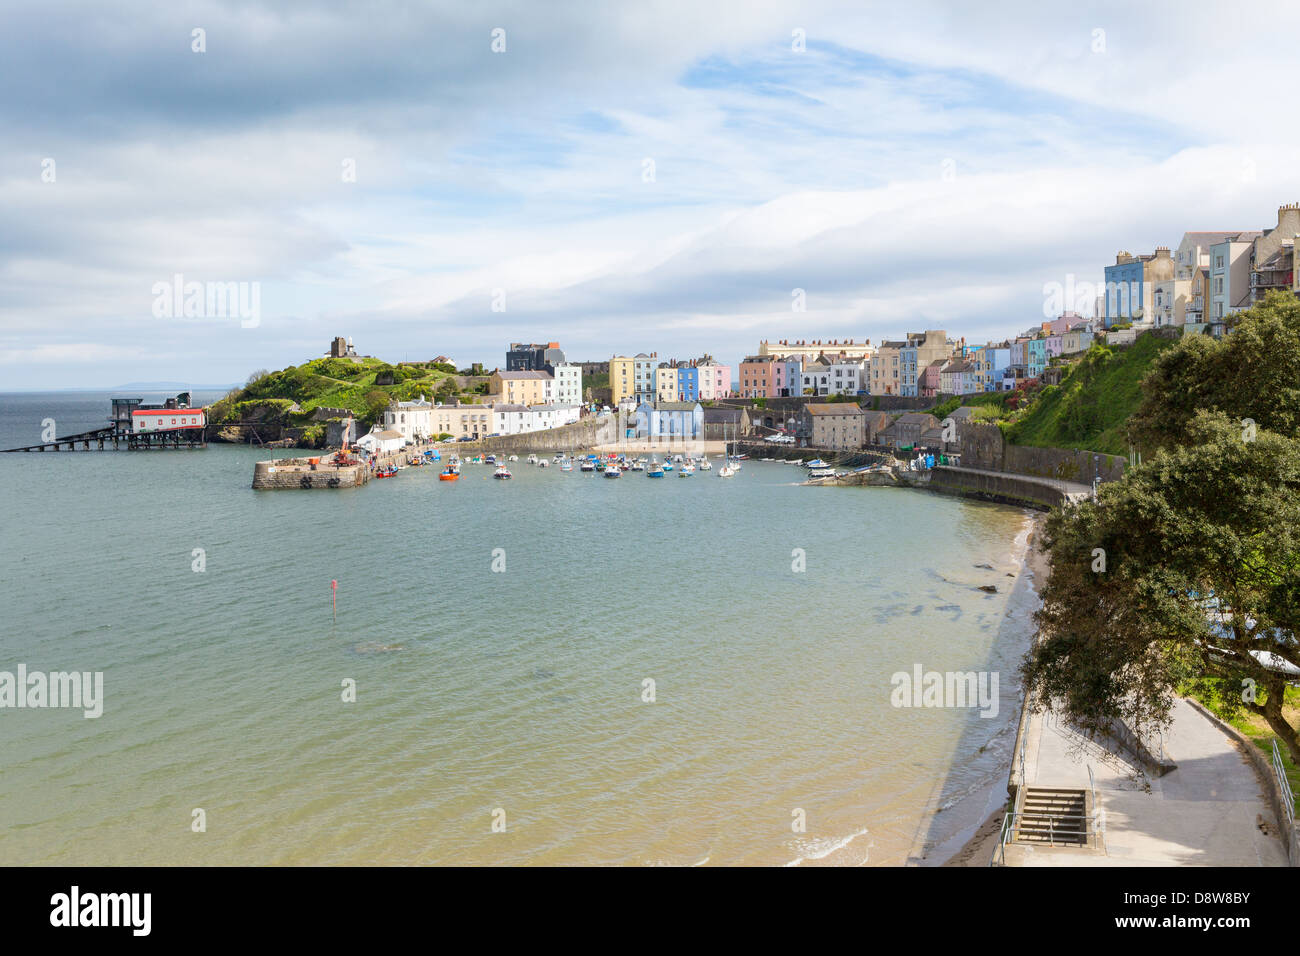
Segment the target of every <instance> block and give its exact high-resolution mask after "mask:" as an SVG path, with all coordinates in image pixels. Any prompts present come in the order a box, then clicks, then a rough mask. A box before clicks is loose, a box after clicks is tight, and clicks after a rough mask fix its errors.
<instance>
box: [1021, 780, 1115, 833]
mask: <svg viewBox="0 0 1300 956" xmlns="http://www.w3.org/2000/svg"><path fill="white" fill-rule="evenodd" d="M1091 802H1092V801H1091V799H1090V794H1089V793H1088V791H1087V790H1058V789H1055V788H1048V787H1029V788H1027V789H1026V790H1025V794H1024V803H1023V804H1022V806H1021V811H1020V816H1019V818H1018V820H1017V824H1016V831H1015V835H1014V838H1013V839H1014V841H1015V842H1016V843H1033V844H1041V845H1044V846H1084V847H1086V846H1093V845H1095V834H1094V833H1093V827H1092V807H1091V806H1090V804H1091Z"/></svg>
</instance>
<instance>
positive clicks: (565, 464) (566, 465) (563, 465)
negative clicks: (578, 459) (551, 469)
mask: <svg viewBox="0 0 1300 956" xmlns="http://www.w3.org/2000/svg"><path fill="white" fill-rule="evenodd" d="M560 471H573V462H571V461H570V460H569V459H567V458H565V459H563V460H561V462H560Z"/></svg>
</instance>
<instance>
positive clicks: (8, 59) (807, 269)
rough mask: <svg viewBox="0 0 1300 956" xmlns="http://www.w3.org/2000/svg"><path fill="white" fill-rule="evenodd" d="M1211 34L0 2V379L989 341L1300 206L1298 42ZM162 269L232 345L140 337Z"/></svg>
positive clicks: (875, 13) (560, 13) (1219, 31)
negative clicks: (47, 174) (543, 353)
mask: <svg viewBox="0 0 1300 956" xmlns="http://www.w3.org/2000/svg"><path fill="white" fill-rule="evenodd" d="M967 7H972V9H969V10H968V9H966V8H967ZM1216 9H1217V8H1215V7H1211V6H1209V5H1208V4H1206V5H1204V7H1203V9H1202V10H1201V11H1200V12H1199V13H1198V5H1197V4H1195V3H1192V4H1186V3H1184V4H1178V5H1174V6H1168V7H1165V6H1162V5H1159V4H1155V5H1148V6H1146V7H1143V8H1134V7H1132V6H1131V5H1127V4H1095V5H1084V6H1078V5H1075V6H1071V7H1069V8H1064V7H1062V8H1061V9H1058V10H1053V9H1049V8H1048V7H1047V5H1044V4H1041V3H1016V2H1012V3H1006V4H1000V5H999V15H998V16H997V17H990V16H988V15H986V14H985V13H983V12H981V11H980V10H978V9H975V8H974V7H973V5H966V4H956V3H946V4H945V3H934V2H925V0H918V2H913V3H909V4H906V5H903V6H901V7H900V5H898V4H844V3H798V4H795V3H777V2H761V0H760V2H748V3H740V2H719V3H713V4H699V3H686V2H658V3H655V2H651V3H642V4H636V5H624V4H607V3H595V2H591V3H586V2H578V3H569V4H563V5H541V4H535V3H526V2H516V3H485V4H475V5H463V4H440V3H433V4H425V5H420V6H411V5H407V4H400V3H396V2H392V3H387V2H380V3H375V4H373V5H370V6H369V7H367V8H366V12H365V13H364V15H359V14H358V13H357V12H356V11H355V10H351V9H349V8H348V6H347V5H313V4H308V3H299V2H281V3H274V4H272V3H262V2H257V0H249V2H241V3H218V2H197V3H196V2H189V0H185V2H179V3H175V4H169V5H166V6H159V5H150V4H143V3H141V4H138V5H133V4H127V5H126V6H123V7H114V8H113V9H112V10H109V9H108V8H101V7H98V6H95V5H90V4H84V5H82V4H77V3H70V4H65V5H61V6H60V7H58V8H57V9H56V10H45V9H41V10H37V9H36V8H32V7H25V8H24V7H10V8H6V9H5V10H4V11H0V209H3V210H4V215H3V216H0V390H4V389H5V388H34V387H63V386H78V385H82V386H111V385H113V384H116V383H119V382H125V381H143V380H180V381H186V380H188V381H192V382H203V383H210V382H224V381H230V382H233V381H242V380H243V379H244V378H245V377H246V376H247V374H248V373H249V372H250V371H252V370H253V369H255V368H263V367H267V368H278V367H282V366H285V365H289V364H297V363H299V362H302V361H304V360H306V359H308V358H310V357H313V356H315V355H319V354H321V353H322V352H323V351H324V349H325V347H326V344H327V342H328V340H329V339H330V338H331V337H332V336H333V335H336V334H341V335H349V336H351V337H352V338H353V339H354V341H355V342H356V344H357V346H358V348H359V349H360V350H361V351H363V352H365V353H370V354H375V355H380V356H383V357H386V358H390V359H403V358H410V359H415V358H429V357H432V356H434V355H437V354H446V355H449V356H451V357H453V358H454V359H456V360H457V361H458V362H461V363H468V362H471V361H483V362H485V363H487V364H489V365H492V364H494V363H499V362H500V361H501V358H502V353H503V352H504V349H505V345H506V343H507V342H508V341H510V340H515V339H526V340H555V339H558V340H560V341H561V342H562V343H563V344H564V346H565V347H566V350H567V351H568V353H569V354H570V356H571V357H573V358H575V359H602V358H608V356H609V355H611V354H614V353H625V352H626V353H634V352H638V351H658V352H659V354H660V355H662V356H666V357H668V356H676V357H680V358H687V357H692V356H695V355H699V354H701V353H702V352H705V351H708V352H710V353H712V354H714V355H717V356H719V357H720V358H722V359H723V360H725V361H731V362H735V361H737V360H738V359H739V358H740V357H742V356H743V355H745V354H747V353H749V352H752V351H753V350H754V349H755V348H756V346H757V343H758V341H759V340H760V339H764V338H769V339H777V338H791V337H793V338H798V337H803V338H833V337H854V338H859V339H861V338H871V339H872V340H878V339H881V338H885V337H890V338H896V337H898V336H900V335H901V334H902V333H904V332H905V331H908V330H911V329H921V328H935V327H942V328H946V329H948V330H949V331H950V333H951V334H953V335H960V336H965V337H966V338H967V339H968V340H983V339H985V338H988V337H999V338H1000V337H1003V336H1006V335H1008V334H1011V333H1014V332H1017V331H1019V330H1022V329H1024V328H1026V327H1028V326H1030V325H1032V324H1034V323H1036V322H1037V321H1039V319H1040V318H1041V316H1042V309H1043V301H1044V295H1043V286H1044V285H1045V284H1046V283H1050V282H1062V283H1063V282H1065V281H1066V278H1067V276H1069V275H1073V276H1074V277H1075V279H1076V281H1084V280H1090V281H1095V280H1099V279H1100V277H1101V269H1102V267H1103V265H1104V264H1105V263H1106V262H1107V261H1113V256H1114V254H1115V252H1116V251H1117V250H1119V249H1127V250H1130V251H1134V252H1140V251H1150V249H1151V248H1152V247H1153V246H1155V245H1156V244H1161V243H1163V244H1168V245H1171V246H1172V245H1176V244H1177V243H1178V241H1179V239H1180V238H1181V236H1182V233H1183V231H1185V230H1189V229H1196V230H1209V229H1232V228H1240V229H1249V228H1267V227H1269V226H1271V225H1273V224H1274V222H1275V213H1276V207H1277V206H1278V205H1279V204H1281V203H1283V202H1288V201H1295V200H1296V199H1300V196H1297V195H1292V194H1289V193H1287V192H1286V190H1287V189H1293V185H1294V183H1295V176H1294V171H1295V157H1296V155H1297V147H1298V146H1300V143H1298V142H1297V139H1298V138H1300V137H1298V136H1297V134H1296V133H1295V132H1294V126H1295V124H1289V123H1284V122H1282V123H1279V122H1277V121H1276V117H1278V116H1286V115H1290V113H1291V112H1293V111H1294V110H1293V107H1294V96H1293V95H1292V96H1291V102H1288V101H1287V90H1288V89H1294V59H1293V56H1292V49H1291V46H1292V40H1291V38H1293V37H1294V36H1295V35H1296V27H1297V26H1300V23H1297V22H1292V21H1295V20H1297V19H1300V15H1297V14H1296V13H1295V12H1293V11H1290V10H1287V9H1277V10H1274V11H1272V12H1271V13H1270V24H1269V28H1268V30H1267V31H1262V30H1260V29H1259V28H1258V26H1256V25H1252V24H1251V23H1249V22H1244V21H1247V20H1248V19H1249V18H1237V19H1238V20H1241V21H1243V22H1240V23H1239V22H1222V19H1221V18H1217V19H1216V18H1214V17H1213V16H1212V14H1213V12H1214V11H1215V10H1216ZM1211 24H1213V28H1211V26H1210V25H1211ZM196 27H198V28H202V29H203V30H205V31H206V34H205V39H206V50H205V51H204V52H202V53H196V52H194V51H193V50H192V49H191V44H192V31H193V30H194V29H195V28H196ZM496 28H501V29H504V30H505V38H506V49H505V51H504V52H500V53H496V52H493V51H492V49H491V42H492V36H491V35H492V31H493V30H494V29H496ZM795 31H802V33H803V36H804V37H805V38H806V43H805V48H804V49H803V50H802V51H800V50H796V49H794V47H795V45H796V44H795V43H794V42H793V37H794V36H795ZM1191 50H1194V51H1196V54H1195V55H1194V56H1190V55H1189V51H1191ZM1232 77H1236V78H1238V79H1239V82H1227V81H1225V78H1232ZM1270 77H1272V78H1273V80H1272V81H1270V80H1269V78H1270ZM46 160H53V161H54V170H55V173H56V175H55V176H54V178H53V181H47V180H43V179H42V172H43V169H44V168H45V167H44V166H43V162H44V161H46ZM349 161H350V162H351V163H352V164H353V166H354V168H355V171H356V176H355V182H345V181H344V178H343V176H342V173H341V170H342V169H343V166H344V164H345V163H347V162H349ZM651 162H652V163H653V171H654V175H653V177H649V176H647V169H648V168H649V164H650V163H651ZM178 273H179V274H182V275H183V276H184V277H185V280H186V281H194V282H199V283H216V282H242V283H258V285H259V289H260V296H261V299H260V302H261V308H260V315H259V321H258V322H257V323H256V324H255V325H252V326H251V327H246V324H245V323H241V322H240V321H238V320H234V319H230V318H226V317H221V316H207V317H195V318H188V319H186V318H183V317H182V318H175V317H159V316H157V315H155V314H154V311H153V308H152V306H153V299H154V296H153V292H152V290H153V288H154V286H155V284H156V283H159V282H170V281H171V279H172V276H174V275H175V274H178ZM795 288H801V289H804V290H805V291H806V296H807V310H806V311H803V312H793V311H792V309H791V301H792V297H791V291H792V289H795ZM494 295H495V296H496V297H497V301H498V302H499V301H500V300H501V298H502V296H504V302H505V311H493V309H492V303H493V298H494Z"/></svg>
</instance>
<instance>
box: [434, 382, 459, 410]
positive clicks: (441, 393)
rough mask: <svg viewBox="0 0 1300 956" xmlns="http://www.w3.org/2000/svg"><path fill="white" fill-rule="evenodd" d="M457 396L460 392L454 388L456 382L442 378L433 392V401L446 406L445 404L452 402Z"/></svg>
mask: <svg viewBox="0 0 1300 956" xmlns="http://www.w3.org/2000/svg"><path fill="white" fill-rule="evenodd" d="M459 394H460V390H459V389H458V388H457V387H456V380H455V379H453V378H444V379H443V380H442V381H441V382H439V383H438V388H437V389H436V390H435V391H434V393H433V397H434V399H435V401H438V402H442V403H443V404H446V403H447V402H450V401H452V400H453V399H454V398H455V397H456V396H457V395H459Z"/></svg>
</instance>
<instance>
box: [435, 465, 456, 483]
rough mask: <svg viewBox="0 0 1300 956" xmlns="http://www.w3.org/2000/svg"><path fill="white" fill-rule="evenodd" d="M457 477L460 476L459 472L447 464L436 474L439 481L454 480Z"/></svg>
mask: <svg viewBox="0 0 1300 956" xmlns="http://www.w3.org/2000/svg"><path fill="white" fill-rule="evenodd" d="M459 478H460V472H459V471H457V470H456V469H455V468H453V467H451V465H448V466H447V467H446V468H444V469H443V470H442V474H441V475H439V476H438V480H439V481H456V480H458V479H459Z"/></svg>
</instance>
